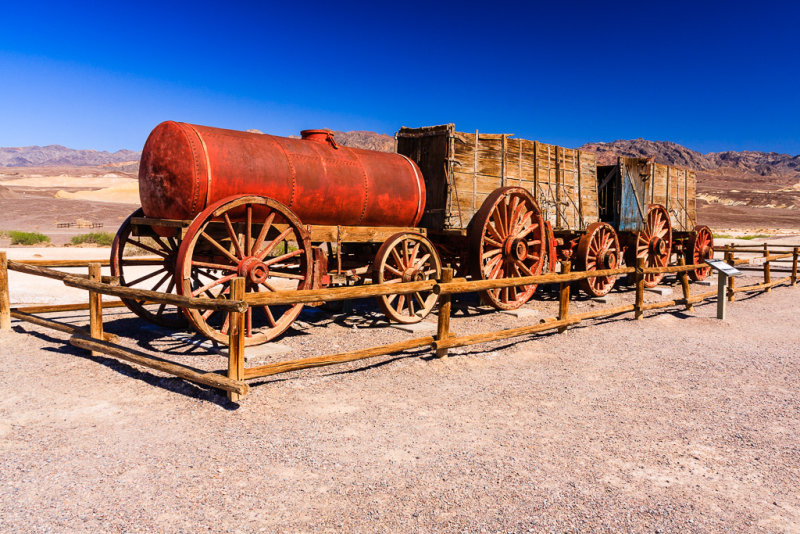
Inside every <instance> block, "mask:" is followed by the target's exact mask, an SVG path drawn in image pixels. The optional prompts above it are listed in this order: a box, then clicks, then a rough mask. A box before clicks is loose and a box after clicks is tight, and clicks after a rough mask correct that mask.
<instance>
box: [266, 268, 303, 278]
mask: <svg viewBox="0 0 800 534" xmlns="http://www.w3.org/2000/svg"><path fill="white" fill-rule="evenodd" d="M269 276H270V277H273V276H274V277H275V278H289V279H291V280H305V279H306V277H305V276H303V275H302V274H294V273H287V272H284V271H278V270H276V269H270V271H269Z"/></svg>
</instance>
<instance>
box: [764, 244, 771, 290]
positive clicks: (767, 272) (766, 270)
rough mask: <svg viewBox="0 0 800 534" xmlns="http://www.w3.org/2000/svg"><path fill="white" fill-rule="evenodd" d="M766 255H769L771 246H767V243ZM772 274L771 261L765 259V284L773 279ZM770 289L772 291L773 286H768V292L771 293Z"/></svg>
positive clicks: (765, 246)
mask: <svg viewBox="0 0 800 534" xmlns="http://www.w3.org/2000/svg"><path fill="white" fill-rule="evenodd" d="M764 257H765V258H768V257H769V247H768V246H767V244H766V243H764ZM770 275H771V273H770V267H769V261H764V283H765V284H769V282H770V280H771V276H770ZM770 291H772V288H771V287H768V288H767V293H769V292H770Z"/></svg>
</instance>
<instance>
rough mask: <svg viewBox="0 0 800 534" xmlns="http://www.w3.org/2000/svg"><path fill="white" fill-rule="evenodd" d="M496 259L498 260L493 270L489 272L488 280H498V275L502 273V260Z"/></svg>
mask: <svg viewBox="0 0 800 534" xmlns="http://www.w3.org/2000/svg"><path fill="white" fill-rule="evenodd" d="M497 259H498V261H497V263H496V264H495V266H494V268H493V269H492V270H491V271H490V272H489V276H488V278H491V279H495V278H499V276H498V275H499V274H501V273H502V271H503V263H504V262H503V261H502V260H503V259H502V258H497Z"/></svg>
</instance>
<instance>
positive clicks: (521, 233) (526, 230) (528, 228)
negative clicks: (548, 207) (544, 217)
mask: <svg viewBox="0 0 800 534" xmlns="http://www.w3.org/2000/svg"><path fill="white" fill-rule="evenodd" d="M537 228H539V224H538V223H533V224H531V225H530V226H526V227H525V228H523V229H522V230H520V231H519V232H518V233H517V234H516V235H515V236H514V237H516V238H517V239H523V238H524V237H525V236H527V235H528V234H530V233H531V232H533V231H534V230H536V229H537Z"/></svg>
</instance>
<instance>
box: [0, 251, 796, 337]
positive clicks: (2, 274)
mask: <svg viewBox="0 0 800 534" xmlns="http://www.w3.org/2000/svg"><path fill="white" fill-rule="evenodd" d="M796 250H797V249H795V255H794V257H795V265H797V252H796ZM0 330H11V295H10V293H9V289H8V257H7V256H6V252H5V251H0Z"/></svg>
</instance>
